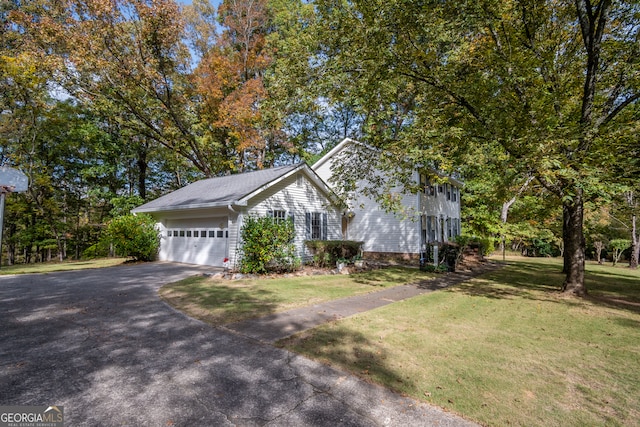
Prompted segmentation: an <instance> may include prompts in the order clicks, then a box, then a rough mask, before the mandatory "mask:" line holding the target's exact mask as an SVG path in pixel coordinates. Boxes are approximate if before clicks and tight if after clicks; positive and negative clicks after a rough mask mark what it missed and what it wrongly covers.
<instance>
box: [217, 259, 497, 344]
mask: <svg viewBox="0 0 640 427" xmlns="http://www.w3.org/2000/svg"><path fill="white" fill-rule="evenodd" d="M502 266H503V265H502V264H497V263H494V262H487V263H484V264H482V265H480V266H478V267H476V268H474V269H472V270H471V271H461V272H455V273H446V274H442V275H441V276H438V277H436V278H435V279H433V280H425V281H423V282H419V283H412V284H407V285H400V286H394V287H392V288H387V289H384V290H382V291H378V292H371V293H368V294H364V295H356V296H353V297H348V298H342V299H338V300H334V301H328V302H325V303H321V304H315V305H312V306H308V307H301V308H297V309H294V310H290V311H285V312H282V313H275V314H271V315H269V316H265V317H260V318H256V319H248V320H244V321H241V322H236V323H230V324H227V325H225V326H224V328H226V329H229V330H231V331H233V332H236V333H239V334H240V335H243V336H246V337H249V338H253V339H255V340H258V341H260V342H263V343H267V344H273V343H274V342H276V341H278V340H281V339H283V338H287V337H289V336H291V335H294V334H296V333H298V332H302V331H304V330H307V329H311V328H314V327H316V326H318V325H321V324H323V323H326V322H330V321H333V320H338V319H343V318H345V317H349V316H352V315H354V314H358V313H362V312H364V311H369V310H373V309H374V308H378V307H382V306H385V305H387V304H391V303H393V302H396V301H401V300H404V299H407V298H411V297H414V296H417V295H422V294H426V293H429V292H433V291H437V290H439V289H444V288H447V287H449V286H452V285H455V284H457V283H461V282H464V281H466V280H469V279H471V278H473V277H477V276H480V275H481V274H484V273H487V272H489V271H493V270H496V269H498V268H501V267H502Z"/></svg>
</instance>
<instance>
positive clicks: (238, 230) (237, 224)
mask: <svg viewBox="0 0 640 427" xmlns="http://www.w3.org/2000/svg"><path fill="white" fill-rule="evenodd" d="M227 209H229V211H231V212H232V213H234V214H236V215H237V219H236V227H235V230H236V232H235V236H236V254H237V253H238V244H239V243H240V227H241V225H242V224H241V223H242V213H241V212H238V211H236V210H235V209H233V206H231V204H228V205H227ZM230 228H231V227H229V220H228V219H227V230H228V231H229V232H231V230H230ZM227 257H228V258H229V260H232V259H233V262H230V263H229V268H230V269H232V270H233V269H235V267H236V255H235V254H234V256H233V258H232V257H231V253H230V251H229V239H227Z"/></svg>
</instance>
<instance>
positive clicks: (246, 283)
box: [160, 267, 435, 326]
mask: <svg viewBox="0 0 640 427" xmlns="http://www.w3.org/2000/svg"><path fill="white" fill-rule="evenodd" d="M433 277H435V275H434V274H433V273H425V272H422V271H419V270H418V269H415V268H402V267H393V268H387V269H380V270H370V271H366V272H362V273H355V274H350V275H340V274H338V275H311V276H301V277H275V278H262V279H241V280H225V279H214V278H209V277H205V276H195V277H191V278H189V279H185V280H182V281H180V282H177V283H173V284H170V285H167V286H164V287H162V288H161V289H160V296H161V297H162V298H163V299H164V300H165V301H167V302H168V303H169V304H171V305H172V306H174V307H175V308H177V309H178V310H181V311H183V312H185V313H187V314H188V315H189V316H191V317H194V318H196V319H200V320H202V321H204V322H207V323H209V324H211V325H214V326H216V325H223V324H227V323H232V322H238V321H241V320H244V319H248V318H253V317H259V316H266V315H268V314H271V313H276V312H281V311H286V310H290V309H293V308H297V307H303V306H307V305H313V304H317V303H321V302H325V301H331V300H334V299H339V298H346V297H350V296H353V295H359V294H364V293H368V292H375V291H378V290H381V289H383V288H386V287H389V286H396V285H401V284H404V283H410V282H416V281H420V280H429V279H431V278H433Z"/></svg>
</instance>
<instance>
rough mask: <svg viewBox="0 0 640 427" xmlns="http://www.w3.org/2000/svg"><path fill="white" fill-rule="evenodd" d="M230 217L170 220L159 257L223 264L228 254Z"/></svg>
mask: <svg viewBox="0 0 640 427" xmlns="http://www.w3.org/2000/svg"><path fill="white" fill-rule="evenodd" d="M228 242H229V230H228V228H227V218H226V217H224V218H223V217H221V218H191V219H188V220H171V221H168V223H167V232H166V237H164V238H163V239H162V245H161V251H160V259H162V260H165V261H176V262H185V263H189V264H201V265H213V266H218V267H221V266H222V263H223V262H224V259H225V258H226V257H228V254H229V252H228V247H229V243H228Z"/></svg>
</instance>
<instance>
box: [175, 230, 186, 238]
mask: <svg viewBox="0 0 640 427" xmlns="http://www.w3.org/2000/svg"><path fill="white" fill-rule="evenodd" d="M174 235H175V234H174ZM180 237H184V230H180Z"/></svg>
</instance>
